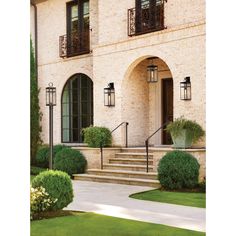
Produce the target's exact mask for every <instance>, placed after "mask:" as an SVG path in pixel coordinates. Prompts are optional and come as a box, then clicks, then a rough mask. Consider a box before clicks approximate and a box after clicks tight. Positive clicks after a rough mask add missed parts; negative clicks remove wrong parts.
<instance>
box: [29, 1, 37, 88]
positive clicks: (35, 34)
mask: <svg viewBox="0 0 236 236" xmlns="http://www.w3.org/2000/svg"><path fill="white" fill-rule="evenodd" d="M30 4H31V5H32V6H33V7H34V39H35V42H34V43H35V45H34V47H35V67H36V82H37V84H38V20H37V19H38V17H37V6H36V4H35V3H33V2H32V1H30Z"/></svg>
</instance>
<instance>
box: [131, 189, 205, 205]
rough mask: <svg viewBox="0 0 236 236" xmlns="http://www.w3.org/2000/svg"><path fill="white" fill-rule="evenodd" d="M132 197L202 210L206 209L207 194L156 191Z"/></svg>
mask: <svg viewBox="0 0 236 236" xmlns="http://www.w3.org/2000/svg"><path fill="white" fill-rule="evenodd" d="M130 197H132V198H135V199H140V200H148V201H155V202H165V203H171V204H177V205H184V206H192V207H201V208H205V207H206V194H205V193H194V192H168V191H161V190H157V189H155V190H151V191H147V192H142V193H136V194H132V195H130Z"/></svg>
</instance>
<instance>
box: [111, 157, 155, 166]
mask: <svg viewBox="0 0 236 236" xmlns="http://www.w3.org/2000/svg"><path fill="white" fill-rule="evenodd" d="M109 163H110V164H131V165H146V163H147V161H146V159H137V158H110V159H109ZM148 164H149V165H152V164H153V160H149V161H148Z"/></svg>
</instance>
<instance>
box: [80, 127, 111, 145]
mask: <svg viewBox="0 0 236 236" xmlns="http://www.w3.org/2000/svg"><path fill="white" fill-rule="evenodd" d="M83 134H84V142H85V143H87V144H88V146H89V147H94V148H98V147H100V144H101V143H102V144H103V146H104V147H108V146H111V140H112V136H111V131H110V130H109V129H108V128H105V127H96V126H94V127H88V128H85V129H83Z"/></svg>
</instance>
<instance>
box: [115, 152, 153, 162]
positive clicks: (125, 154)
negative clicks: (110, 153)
mask: <svg viewBox="0 0 236 236" xmlns="http://www.w3.org/2000/svg"><path fill="white" fill-rule="evenodd" d="M115 157H118V158H138V159H141V158H143V159H145V160H146V153H135V152H121V153H116V154H115ZM148 157H149V159H153V154H152V153H149V154H148Z"/></svg>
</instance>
